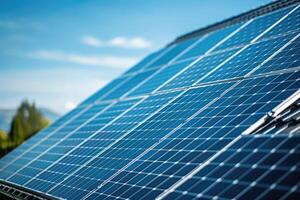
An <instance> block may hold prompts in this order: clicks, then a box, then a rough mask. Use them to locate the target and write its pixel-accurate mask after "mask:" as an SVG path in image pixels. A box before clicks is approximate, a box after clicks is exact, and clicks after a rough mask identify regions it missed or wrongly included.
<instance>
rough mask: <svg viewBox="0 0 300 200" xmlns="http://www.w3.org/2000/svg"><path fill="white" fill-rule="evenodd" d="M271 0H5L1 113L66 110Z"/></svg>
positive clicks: (0, 29)
mask: <svg viewBox="0 0 300 200" xmlns="http://www.w3.org/2000/svg"><path fill="white" fill-rule="evenodd" d="M269 2H270V0H201V1H200V0H144V1H142V0H97V1H96V0H93V1H91V0H59V1H58V0H40V1H36V0H22V1H20V0H1V1H0V108H15V107H17V106H18V105H19V104H20V102H21V101H22V100H25V99H27V100H30V101H34V102H35V103H36V104H37V105H38V106H40V107H46V108H50V109H52V110H54V111H56V112H58V113H61V114H63V113H65V112H66V111H68V110H70V109H72V108H73V107H74V106H76V105H77V104H79V103H80V102H81V101H83V100H84V99H85V98H87V97H88V96H89V95H91V94H93V93H94V92H96V91H97V90H98V89H99V88H101V87H103V86H104V85H105V84H106V83H108V82H109V81H111V80H112V79H114V78H115V77H117V76H118V75H120V74H121V73H122V72H124V71H125V70H126V69H128V68H129V67H131V66H133V65H134V64H135V63H137V62H138V61H139V60H141V59H142V58H143V57H145V56H146V55H147V54H149V53H151V52H153V51H156V50H158V49H160V48H162V47H164V46H165V45H166V44H168V43H169V42H171V41H172V40H174V39H175V38H176V37H178V36H179V35H182V34H185V33H188V32H190V31H193V30H196V29H198V28H201V27H204V26H206V25H209V24H211V23H215V22H218V21H221V20H224V19H226V18H229V17H231V16H234V15H238V14H240V13H242V12H245V11H248V10H250V9H253V8H256V7H258V6H260V5H264V4H266V3H269Z"/></svg>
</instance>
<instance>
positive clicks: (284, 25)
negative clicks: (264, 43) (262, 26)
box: [264, 4, 300, 37]
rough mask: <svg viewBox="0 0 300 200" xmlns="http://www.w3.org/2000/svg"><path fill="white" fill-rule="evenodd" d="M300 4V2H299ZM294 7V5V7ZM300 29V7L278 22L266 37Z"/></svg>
mask: <svg viewBox="0 0 300 200" xmlns="http://www.w3.org/2000/svg"><path fill="white" fill-rule="evenodd" d="M298 5H299V4H298ZM292 8H294V6H293V7H292ZM299 30H300V9H299V7H298V8H297V9H296V10H295V11H293V12H292V13H291V14H289V15H288V16H287V17H286V18H285V19H283V20H282V21H281V22H280V23H278V24H277V25H276V26H275V27H274V28H272V29H271V30H270V31H269V32H267V33H266V34H265V35H264V37H273V36H276V35H281V34H287V33H292V32H299Z"/></svg>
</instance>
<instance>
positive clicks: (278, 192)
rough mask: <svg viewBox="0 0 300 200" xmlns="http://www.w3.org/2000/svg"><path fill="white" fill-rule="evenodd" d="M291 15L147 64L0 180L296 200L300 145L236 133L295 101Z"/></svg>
mask: <svg viewBox="0 0 300 200" xmlns="http://www.w3.org/2000/svg"><path fill="white" fill-rule="evenodd" d="M299 15H300V5H299V4H297V3H296V4H293V5H290V6H286V7H285V8H282V9H279V10H275V11H272V12H269V13H267V14H264V15H261V16H258V17H256V18H253V19H250V20H248V21H244V22H239V23H236V24H233V25H228V26H226V27H223V28H220V29H218V30H215V31H212V32H209V33H207V34H204V35H203V34H202V35H199V36H195V37H193V38H190V39H186V40H183V41H179V42H175V43H172V44H171V45H169V46H167V47H165V48H163V49H162V50H160V51H157V52H155V53H153V54H151V55H149V56H148V57H146V58H145V59H144V60H142V61H141V62H140V63H138V64H137V65H135V66H134V67H132V68H131V69H129V70H128V71H127V72H125V73H124V74H122V75H121V76H120V77H118V78H117V79H115V80H113V81H112V82H111V83H109V84H108V85H107V86H105V87H104V88H102V89H101V90H99V91H98V92H96V93H95V94H94V95H92V96H91V97H90V98H88V99H87V100H86V101H84V102H83V103H81V104H80V105H79V106H78V107H77V108H75V109H74V110H72V111H71V112H70V113H68V114H67V115H65V116H64V117H62V118H61V119H59V120H58V121H56V122H54V123H53V124H52V125H51V126H50V127H49V128H47V129H45V130H43V131H41V132H40V133H38V134H36V135H35V136H34V137H32V138H30V139H29V140H28V141H26V142H25V143H24V144H22V145H21V146H20V147H18V148H17V149H15V150H14V151H12V152H11V153H9V154H8V155H6V156H5V157H3V158H2V159H1V160H0V172H1V173H0V180H1V183H4V184H8V185H10V186H13V187H16V188H19V189H23V190H25V191H27V192H28V191H31V192H32V193H34V194H38V195H39V194H40V195H42V196H43V197H47V198H57V199H154V198H157V199H218V198H220V199H254V198H255V199H280V198H281V199H297V198H299V197H300V188H299V186H300V182H299V180H300V179H299V175H300V168H299V164H300V160H299V158H300V136H299V135H297V134H292V133H286V132H280V131H277V132H276V134H275V132H272V133H267V134H264V132H259V134H244V133H246V132H247V131H249V130H251V128H252V127H253V125H254V124H256V123H257V122H259V121H260V120H262V119H264V117H266V114H267V113H274V112H276V110H275V109H276V108H278V107H279V106H280V105H286V104H290V103H291V100H290V97H291V96H294V97H296V99H297V98H299V94H300V92H299V91H300V90H299V89H300V50H299V48H300V46H299V44H300V39H299V37H300V29H299V28H300V21H299V19H300V16H299ZM292 103H293V102H292ZM271 111H273V112H271ZM0 189H1V187H0Z"/></svg>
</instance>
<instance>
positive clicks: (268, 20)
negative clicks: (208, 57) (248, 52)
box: [216, 7, 294, 50]
mask: <svg viewBox="0 0 300 200" xmlns="http://www.w3.org/2000/svg"><path fill="white" fill-rule="evenodd" d="M293 8H294V7H291V8H285V9H281V10H279V11H275V12H272V13H269V14H266V15H263V16H260V17H258V18H256V19H254V20H253V21H251V22H250V23H249V24H248V25H246V26H245V27H244V28H242V29H241V30H240V31H239V32H237V33H236V34H235V35H233V36H232V37H231V38H229V39H228V40H226V41H225V42H224V43H223V44H221V45H220V46H218V47H217V48H216V50H221V49H225V48H229V47H234V46H240V45H244V44H247V43H249V42H250V41H251V40H253V39H254V38H256V37H257V36H259V35H260V34H261V33H263V32H264V31H265V30H266V29H268V28H269V27H271V26H272V25H273V24H274V23H276V22H277V21H278V20H279V19H281V18H282V17H283V16H285V15H286V14H287V13H288V12H289V11H291V10H292V9H293Z"/></svg>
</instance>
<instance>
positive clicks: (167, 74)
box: [128, 60, 194, 96]
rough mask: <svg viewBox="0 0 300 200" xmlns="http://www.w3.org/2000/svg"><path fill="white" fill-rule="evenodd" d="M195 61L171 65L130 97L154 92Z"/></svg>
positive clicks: (138, 88)
mask: <svg viewBox="0 0 300 200" xmlns="http://www.w3.org/2000/svg"><path fill="white" fill-rule="evenodd" d="M193 61H194V60H189V61H183V62H179V63H174V64H170V65H169V66H167V67H166V68H164V69H162V70H161V71H159V72H158V73H157V74H155V75H154V76H153V77H151V78H150V79H148V80H147V81H146V82H144V83H143V84H141V85H140V86H139V87H137V88H136V89H135V90H134V91H132V92H131V93H130V94H129V95H128V96H138V95H142V94H147V93H150V92H152V91H154V90H155V89H156V88H158V87H159V86H161V85H162V84H164V83H165V82H166V81H168V80H169V79H170V78H171V77H173V76H174V75H175V74H176V73H178V72H179V71H180V70H182V69H184V68H185V67H187V66H188V65H189V64H191V63H192V62H193Z"/></svg>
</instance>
